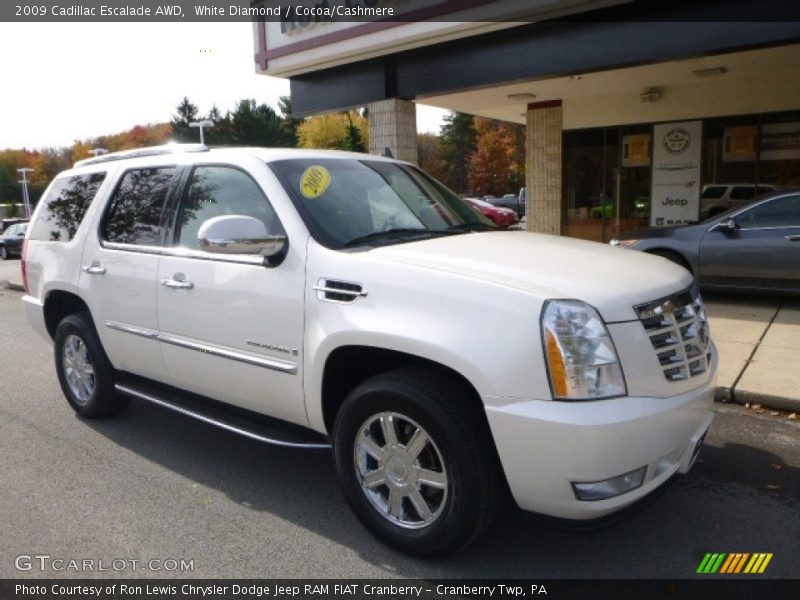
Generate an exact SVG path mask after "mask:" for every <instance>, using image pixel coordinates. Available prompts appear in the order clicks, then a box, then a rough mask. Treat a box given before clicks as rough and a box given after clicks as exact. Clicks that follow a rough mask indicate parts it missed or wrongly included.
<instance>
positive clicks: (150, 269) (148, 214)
mask: <svg viewBox="0 0 800 600" xmlns="http://www.w3.org/2000/svg"><path fill="white" fill-rule="evenodd" d="M177 174H178V168H176V167H175V166H157V167H141V168H132V169H128V170H126V171H125V172H124V173H123V174H122V176H121V178H120V180H119V182H118V183H117V185H116V187H115V189H114V191H113V193H112V195H111V199H110V201H109V202H108V205H107V207H106V210H105V213H104V214H103V216H102V219H101V222H100V227H99V230H98V231H97V232H96V234H94V233H93V234H91V235H89V237H88V238H87V241H86V244H85V246H84V251H83V260H82V268H81V275H80V280H79V287H80V290H81V296H82V297H83V298H85V299H86V301H87V303H88V304H89V308H90V310H91V312H92V316H93V318H94V323H95V327H96V328H97V333H98V334H99V336H100V339H101V341H102V342H103V347H104V348H105V350H106V354H108V357H109V358H110V359H111V363H112V364H113V365H114V367H115V368H117V369H121V370H125V371H128V372H130V373H134V374H137V375H141V376H143V377H149V378H152V379H156V380H159V381H166V371H165V369H164V362H163V360H162V357H161V352H160V349H159V345H158V342H157V341H156V339H155V337H156V336H157V334H158V322H157V316H156V285H157V284H156V275H157V271H158V261H159V256H160V252H161V249H162V247H163V245H164V241H165V238H166V226H165V224H164V223H165V218H166V217H165V211H164V209H165V205H166V201H167V199H168V197H169V196H170V195H171V194H172V193H173V192H174V189H175V185H176V179H177V177H176V176H177Z"/></svg>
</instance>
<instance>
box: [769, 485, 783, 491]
mask: <svg viewBox="0 0 800 600" xmlns="http://www.w3.org/2000/svg"><path fill="white" fill-rule="evenodd" d="M767 489H768V490H773V491H774V490H779V489H781V486H779V485H774V484H769V485H768V486H767Z"/></svg>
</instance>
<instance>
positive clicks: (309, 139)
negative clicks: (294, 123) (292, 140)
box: [297, 111, 369, 152]
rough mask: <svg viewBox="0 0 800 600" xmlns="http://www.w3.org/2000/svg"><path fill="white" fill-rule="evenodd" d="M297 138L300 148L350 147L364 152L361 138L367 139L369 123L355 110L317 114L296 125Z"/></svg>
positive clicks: (342, 148)
mask: <svg viewBox="0 0 800 600" xmlns="http://www.w3.org/2000/svg"><path fill="white" fill-rule="evenodd" d="M356 132H357V133H356ZM297 138H298V143H299V145H300V147H301V148H330V149H334V150H347V149H348V147H350V148H360V150H357V151H360V152H364V151H365V148H364V142H363V140H368V139H369V124H368V123H367V119H365V118H364V117H363V116H362V115H360V114H359V113H358V112H357V111H350V112H349V113H330V114H326V115H319V116H315V117H309V118H308V119H306V120H305V121H303V122H302V123H301V124H300V125H299V126H298V128H297ZM359 141H360V145H359Z"/></svg>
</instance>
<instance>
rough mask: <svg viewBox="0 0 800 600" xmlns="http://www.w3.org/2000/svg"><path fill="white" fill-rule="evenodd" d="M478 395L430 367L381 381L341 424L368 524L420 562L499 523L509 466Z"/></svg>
mask: <svg viewBox="0 0 800 600" xmlns="http://www.w3.org/2000/svg"><path fill="white" fill-rule="evenodd" d="M473 393H474V392H472V390H470V389H468V388H466V386H465V385H463V384H461V383H460V382H458V381H454V380H451V379H449V378H446V377H443V376H441V375H439V374H437V373H435V372H432V371H428V370H424V369H398V370H395V371H391V372H389V373H385V374H382V375H378V376H376V377H373V378H371V379H369V380H367V381H365V382H364V383H362V384H361V385H359V386H358V387H356V388H355V389H354V390H353V391H352V392H351V393H350V394H349V395H348V397H347V399H346V400H345V402H344V404H343V405H342V407H341V409H340V411H339V414H338V415H337V418H336V424H335V426H334V435H333V437H334V457H335V461H336V470H337V474H338V476H339V480H340V483H341V485H342V488H343V490H344V493H345V496H346V497H347V499H348V501H349V502H350V505H351V506H352V508H353V510H354V512H355V513H356V515H357V516H358V518H359V520H360V521H361V522H362V523H363V524H364V525H365V526H366V527H367V528H368V529H369V530H370V531H371V532H372V533H373V534H375V535H376V536H377V537H379V538H380V539H381V540H383V541H384V542H386V543H387V544H389V545H391V546H393V547H395V548H397V549H399V550H402V551H404V552H408V553H410V554H416V555H420V556H434V555H442V554H446V553H449V552H452V551H454V550H456V549H458V548H460V547H462V546H465V545H467V544H468V543H469V542H471V541H472V540H473V539H475V538H476V537H477V536H478V535H480V533H482V532H483V531H484V530H485V529H486V528H487V527H488V526H489V524H490V523H491V522H492V520H493V519H494V517H495V515H496V512H497V509H498V506H499V502H500V500H501V498H502V493H503V491H504V490H505V487H504V485H503V484H502V480H501V476H500V469H499V465H498V461H497V457H496V452H495V450H494V446H493V444H492V441H491V439H490V437H489V432H488V431H487V428H486V425H485V421H484V420H483V419H482V418H481V415H480V412H479V411H480V410H481V409H480V407H479V406H476V405H475V404H473V403H471V402H470V400H471V398H470V397H469V396H470V395H471V394H473Z"/></svg>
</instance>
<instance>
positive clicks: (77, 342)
mask: <svg viewBox="0 0 800 600" xmlns="http://www.w3.org/2000/svg"><path fill="white" fill-rule="evenodd" d="M62 357H63V369H64V377H65V378H66V380H67V385H68V386H69V389H70V391H71V392H72V395H73V397H74V399H75V402H77V403H78V404H80V405H84V404H86V403H87V402H88V401H89V399H90V398H91V397H92V394H94V390H95V387H96V385H97V381H96V379H95V374H94V365H93V364H92V357H91V356H89V350H88V349H87V348H86V343H85V342H84V341H83V340H82V339H81V338H80V337H79V336H77V335H75V334H70V335H68V336H67V338H66V339H65V340H64V347H63V350H62Z"/></svg>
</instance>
